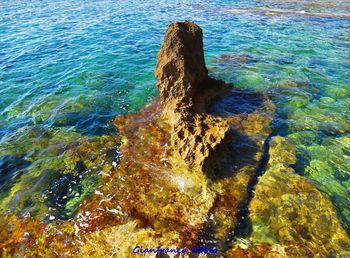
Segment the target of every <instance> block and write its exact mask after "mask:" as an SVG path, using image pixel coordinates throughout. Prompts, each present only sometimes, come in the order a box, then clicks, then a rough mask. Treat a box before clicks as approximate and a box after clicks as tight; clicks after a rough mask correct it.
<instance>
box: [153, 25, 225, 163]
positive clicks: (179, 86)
mask: <svg viewBox="0 0 350 258" xmlns="http://www.w3.org/2000/svg"><path fill="white" fill-rule="evenodd" d="M202 38H203V36H202V30H201V28H200V27H199V26H198V25H196V24H194V23H192V22H178V23H173V24H171V25H170V26H169V28H168V30H167V32H166V34H165V37H164V41H163V45H162V48H161V50H160V51H159V53H158V64H157V67H156V70H155V75H156V77H157V79H158V81H157V87H158V88H159V90H160V96H161V101H162V103H163V106H164V109H163V113H164V116H165V117H166V119H167V121H168V122H169V123H170V125H171V130H172V134H171V143H172V146H173V147H174V149H175V151H176V153H177V154H179V155H180V157H181V158H182V159H183V160H184V161H185V162H186V164H187V165H188V166H189V167H190V168H192V169H198V170H201V168H202V166H203V164H204V161H205V159H206V158H207V157H208V156H209V153H210V152H211V151H212V150H214V149H215V148H216V147H217V145H218V144H220V143H221V142H222V140H223V139H224V138H225V137H226V135H227V133H228V131H229V125H228V123H227V121H225V120H223V119H221V118H220V117H216V118H214V117H212V116H210V115H205V114H203V111H204V110H203V107H202V105H201V104H202V103H203V100H204V99H206V96H211V97H212V94H208V93H213V91H215V90H220V89H223V88H225V87H226V85H225V84H224V83H223V82H220V81H216V80H214V79H211V78H209V77H208V71H207V68H206V67H205V61H204V53H203V39H202Z"/></svg>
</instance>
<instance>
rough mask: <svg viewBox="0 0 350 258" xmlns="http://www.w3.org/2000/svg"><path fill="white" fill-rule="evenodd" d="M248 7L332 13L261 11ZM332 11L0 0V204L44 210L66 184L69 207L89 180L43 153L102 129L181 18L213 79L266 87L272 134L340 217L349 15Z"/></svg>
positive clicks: (348, 144) (126, 107)
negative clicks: (198, 37)
mask: <svg viewBox="0 0 350 258" xmlns="http://www.w3.org/2000/svg"><path fill="white" fill-rule="evenodd" d="M256 7H268V8H272V9H283V10H292V11H303V10H305V11H310V12H318V13H332V14H335V15H334V17H330V16H329V15H325V16H324V17H323V16H322V15H319V16H307V15H300V14H298V13H294V14H290V13H288V14H278V15H270V14H268V13H266V12H256V11H255V8H256ZM234 8H235V11H232V9H234ZM239 8H245V9H244V10H241V11H239V10H238V11H237V9H239ZM247 8H248V9H247ZM249 8H251V9H249ZM344 13H345V14H346V13H349V3H347V2H346V1H341V2H339V3H337V4H335V3H334V2H330V1H324V2H319V1H317V3H314V4H312V2H311V3H310V1H308V3H306V2H298V3H295V2H293V1H283V3H279V2H276V1H266V2H264V1H256V2H251V3H249V4H247V2H245V1H242V2H241V1H235V2H234V3H232V2H231V1H215V2H212V3H210V4H207V3H205V2H201V1H196V2H195V3H187V2H180V1H179V2H174V3H170V2H167V1H163V2H158V1H157V2H149V3H144V2H139V3H132V4H131V3H129V2H124V1H122V2H113V1H99V2H98V3H95V2H92V1H91V2H90V1H75V2H74V1H58V2H51V1H34V2H31V3H27V2H24V1H15V2H1V3H0V99H1V101H0V187H1V193H0V201H1V205H0V208H1V210H6V209H11V210H12V211H14V212H17V213H20V214H27V212H30V214H31V215H32V216H37V217H40V218H42V217H45V216H44V215H43V214H42V213H41V212H39V211H36V210H35V209H34V208H33V207H34V206H35V202H36V201H37V199H35V198H36V197H40V196H44V197H43V198H45V197H46V196H48V197H47V198H49V200H50V201H46V202H45V201H44V202H45V203H46V205H53V203H55V200H56V199H57V198H59V200H60V201H61V199H62V196H66V195H67V193H65V192H64V193H62V191H61V190H60V189H62V188H63V187H67V185H66V181H70V180H76V181H77V182H78V183H77V186H76V190H74V191H75V192H74V191H73V192H74V194H72V196H71V197H69V196H68V199H69V200H68V201H65V202H64V203H61V204H62V205H66V206H69V207H68V208H67V210H66V211H65V212H63V215H62V214H61V213H60V212H59V213H55V215H56V217H61V218H66V217H69V216H70V215H71V214H72V213H73V212H74V207H76V205H77V203H79V202H80V201H81V200H83V199H84V197H85V196H87V195H88V194H89V193H90V192H91V191H93V190H94V187H95V186H96V185H98V181H99V178H98V177H94V176H92V177H90V176H88V175H87V176H86V180H85V177H84V178H83V179H82V180H80V179H79V178H75V177H74V176H73V179H72V178H68V179H67V178H66V176H65V173H66V172H67V171H68V170H74V171H79V169H80V168H77V167H73V168H72V167H69V164H63V165H62V164H60V165H59V166H58V164H57V163H58V162H56V163H55V160H57V157H59V158H61V157H62V159H63V160H65V159H64V157H65V155H67V149H69V148H68V146H69V145H70V144H71V143H72V142H75V141H79V140H80V139H86V138H92V139H95V140H96V139H100V138H99V137H100V136H101V135H103V134H109V133H114V129H113V126H112V125H111V124H110V121H111V120H112V119H113V118H114V117H115V116H116V115H117V114H126V113H130V112H135V111H136V110H138V109H139V108H141V107H142V106H143V105H144V104H145V103H147V102H148V101H149V99H151V98H152V97H153V96H155V95H156V94H157V90H156V88H155V78H154V76H153V69H154V67H155V64H156V54H157V51H158V50H159V48H160V44H161V42H162V38H163V35H164V31H165V30H166V28H167V25H168V24H169V23H170V22H172V21H178V20H185V19H189V20H194V21H195V22H196V23H198V24H199V25H200V26H201V27H202V28H203V30H204V45H205V53H206V61H207V66H208V68H209V71H210V73H211V74H212V75H213V76H214V77H216V78H221V79H224V80H225V81H229V82H233V83H234V84H235V85H236V87H238V88H241V89H252V90H261V91H267V92H268V93H269V95H270V97H271V98H272V99H273V101H274V103H275V105H276V106H277V117H276V119H275V121H274V124H273V126H274V128H273V129H274V134H281V135H284V136H287V137H288V138H290V139H291V140H292V141H293V142H294V143H295V144H296V146H297V149H298V157H299V159H298V163H297V164H296V170H297V171H298V173H300V174H303V175H305V176H307V177H309V178H312V179H313V180H315V183H316V184H317V186H318V187H319V188H320V189H322V190H323V191H324V192H326V193H327V194H329V195H330V196H331V197H332V198H333V200H334V203H335V204H336V206H337V208H338V210H339V212H340V214H341V216H342V219H343V220H344V223H345V224H344V225H345V226H346V224H347V225H350V200H349V198H348V196H349V189H350V135H349V131H350V122H349V121H350V119H349V118H350V112H349V107H350V93H349V90H350V61H349V60H350V19H347V18H344V17H342V16H337V14H344ZM96 141H99V140H96ZM101 142H103V140H101ZM97 146H98V144H97ZM110 159H111V160H112V159H113V158H112V156H111V157H110ZM58 160H60V159H58ZM111 160H110V161H111ZM66 167H69V168H67V169H66ZM91 178H92V179H91ZM84 180H85V181H84ZM84 182H85V183H84ZM60 184H61V185H62V188H60V187H59V186H60ZM81 184H82V185H84V184H85V185H91V187H90V188H91V189H87V190H86V188H84V187H81V186H80V185H81ZM33 185H34V186H35V187H30V186H33ZM47 185H49V187H48V186H47ZM68 187H70V186H69V185H68ZM22 188H28V189H26V191H24V192H23V191H22V193H21V194H19V192H20V191H18V190H19V189H22ZM73 188H74V187H73ZM50 191H51V193H50ZM16 193H17V194H16ZM77 193H78V195H79V198H78V197H76V196H75V195H76V194H77ZM31 195H33V196H34V197H28V196H31ZM56 196H59V197H57V198H56ZM55 198H56V199H55ZM45 200H46V199H45ZM67 203H68V204H67ZM55 205H57V200H56V204H55ZM55 209H60V206H57V207H56V206H55ZM60 214H61V215H60Z"/></svg>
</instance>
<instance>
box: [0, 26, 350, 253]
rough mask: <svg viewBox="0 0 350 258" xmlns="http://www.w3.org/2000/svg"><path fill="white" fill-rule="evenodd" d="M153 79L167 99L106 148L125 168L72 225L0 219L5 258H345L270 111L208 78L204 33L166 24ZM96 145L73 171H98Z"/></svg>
mask: <svg viewBox="0 0 350 258" xmlns="http://www.w3.org/2000/svg"><path fill="white" fill-rule="evenodd" d="M155 75H156V77H157V87H158V88H159V90H160V96H159V97H156V98H155V99H153V100H152V101H151V102H150V103H149V104H148V105H146V106H145V107H144V108H143V109H142V110H140V111H139V112H138V113H136V114H129V115H127V116H118V117H116V119H115V121H114V124H115V126H116V127H117V129H118V131H119V133H120V137H121V139H120V138H119V136H115V135H111V136H108V137H109V138H108V137H107V138H108V139H105V142H106V144H108V147H109V148H112V147H113V144H114V145H115V146H117V145H118V144H120V147H119V149H118V153H119V159H118V160H115V161H113V163H112V164H111V165H108V166H107V165H104V166H103V169H102V171H101V172H102V179H101V181H102V182H100V184H99V186H98V188H97V189H96V190H95V191H94V193H92V194H90V195H89V196H88V197H87V198H85V200H84V201H83V202H82V203H81V204H80V206H79V207H78V208H77V210H76V212H75V215H74V216H73V217H72V218H70V219H67V220H64V219H59V220H53V221H52V222H51V223H48V222H45V223H44V222H42V221H40V220H38V219H35V218H30V217H27V218H22V217H20V216H16V215H13V214H10V213H6V214H3V215H2V219H1V221H0V231H1V234H0V255H1V256H2V257H11V256H20V257H113V256H114V257H135V254H133V253H132V250H133V248H134V247H136V246H142V247H143V248H155V249H156V248H157V247H158V246H162V247H167V248H187V250H189V248H190V247H193V246H204V247H208V248H209V247H215V248H217V249H218V253H217V255H221V256H225V257H350V240H349V237H348V235H347V234H346V232H345V230H344V229H343V228H342V225H341V222H340V221H339V219H338V217H337V215H336V211H335V208H334V207H333V204H332V203H331V201H330V200H329V198H328V197H327V196H326V195H324V194H323V193H322V192H320V191H319V190H317V189H316V188H315V187H314V185H313V184H312V183H311V182H310V181H309V180H307V179H306V178H304V177H302V176H300V175H298V174H297V173H296V172H295V171H294V170H293V169H292V167H291V166H292V165H293V164H294V163H295V161H296V157H295V147H294V146H293V144H291V143H290V142H288V140H286V139H285V138H283V137H280V136H274V137H272V136H271V129H270V124H271V122H272V120H273V118H274V113H275V107H274V105H273V103H272V101H271V100H270V99H269V98H268V96H267V95H266V94H265V93H261V92H251V91H241V90H238V89H235V88H234V86H233V85H231V84H226V83H224V82H222V81H218V80H215V79H213V78H210V77H209V76H208V71H207V68H206V66H205V61H204V52H203V41H202V30H201V28H200V27H199V26H197V25H196V24H194V23H192V22H178V23H173V24H171V25H170V26H169V28H168V30H167V32H166V34H165V37H164V42H163V45H162V48H161V50H160V52H159V54H158V64H157V67H156V70H155ZM100 144H103V143H100ZM100 144H90V145H89V144H86V143H85V144H83V145H81V146H86V147H85V148H84V147H80V149H79V151H80V152H81V153H84V155H77V156H79V157H80V159H73V161H74V162H76V163H77V164H76V166H75V167H77V165H79V164H80V165H81V164H87V165H88V167H93V166H94V162H96V163H97V162H98V163H100V162H101V159H100V158H99V157H98V153H96V151H95V152H94V151H91V152H90V150H89V148H94V147H95V148H96V147H99V146H100ZM87 146H89V147H87ZM89 153H90V154H93V157H94V158H93V159H91V155H90V156H89V155H88V154H89ZM101 155H102V154H101ZM88 160H89V161H90V162H88ZM73 161H72V162H73ZM81 166H82V167H84V166H86V165H84V166H83V165H81ZM243 209H244V212H242V210H243ZM242 216H243V217H242ZM145 255H146V256H149V257H155V256H156V254H149V253H148V254H145ZM188 255H189V253H187V254H183V256H184V257H187V256H188Z"/></svg>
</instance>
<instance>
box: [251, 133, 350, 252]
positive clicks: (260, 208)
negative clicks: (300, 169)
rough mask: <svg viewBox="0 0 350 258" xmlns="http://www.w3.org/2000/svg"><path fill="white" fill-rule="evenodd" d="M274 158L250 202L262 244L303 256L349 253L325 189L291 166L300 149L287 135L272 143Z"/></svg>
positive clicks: (257, 237) (255, 230) (256, 234)
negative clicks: (279, 246) (283, 247)
mask: <svg viewBox="0 0 350 258" xmlns="http://www.w3.org/2000/svg"><path fill="white" fill-rule="evenodd" d="M269 153H270V160H269V163H268V166H267V170H266V172H265V174H264V175H263V176H262V177H261V178H260V179H259V183H258V184H257V186H256V188H255V194H254V198H253V199H252V201H251V203H250V209H251V217H250V218H251V222H252V227H253V232H252V235H251V237H250V238H251V239H252V240H253V241H257V242H263V243H264V242H267V243H269V244H280V245H284V246H289V247H286V250H288V252H290V253H294V254H296V255H297V256H299V257H300V256H302V257H305V256H307V257H308V256H312V257H314V255H319V256H320V257H338V256H340V257H347V256H349V255H350V240H349V237H348V235H347V234H346V232H345V230H344V229H343V228H342V226H341V221H340V220H339V219H338V216H337V213H336V210H335V208H334V206H333V204H332V202H331V201H330V199H329V198H328V197H327V196H325V194H323V193H322V192H320V191H318V190H317V189H316V188H315V186H314V185H313V184H312V183H311V182H310V181H308V180H307V179H306V178H304V177H301V176H300V175H298V174H296V173H295V172H294V170H293V169H292V168H291V167H290V166H289V165H292V164H294V163H295V150H293V148H292V145H291V144H290V143H289V142H288V141H287V140H286V139H285V138H282V137H279V136H278V137H274V138H273V139H272V140H271V142H270V152H269Z"/></svg>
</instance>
